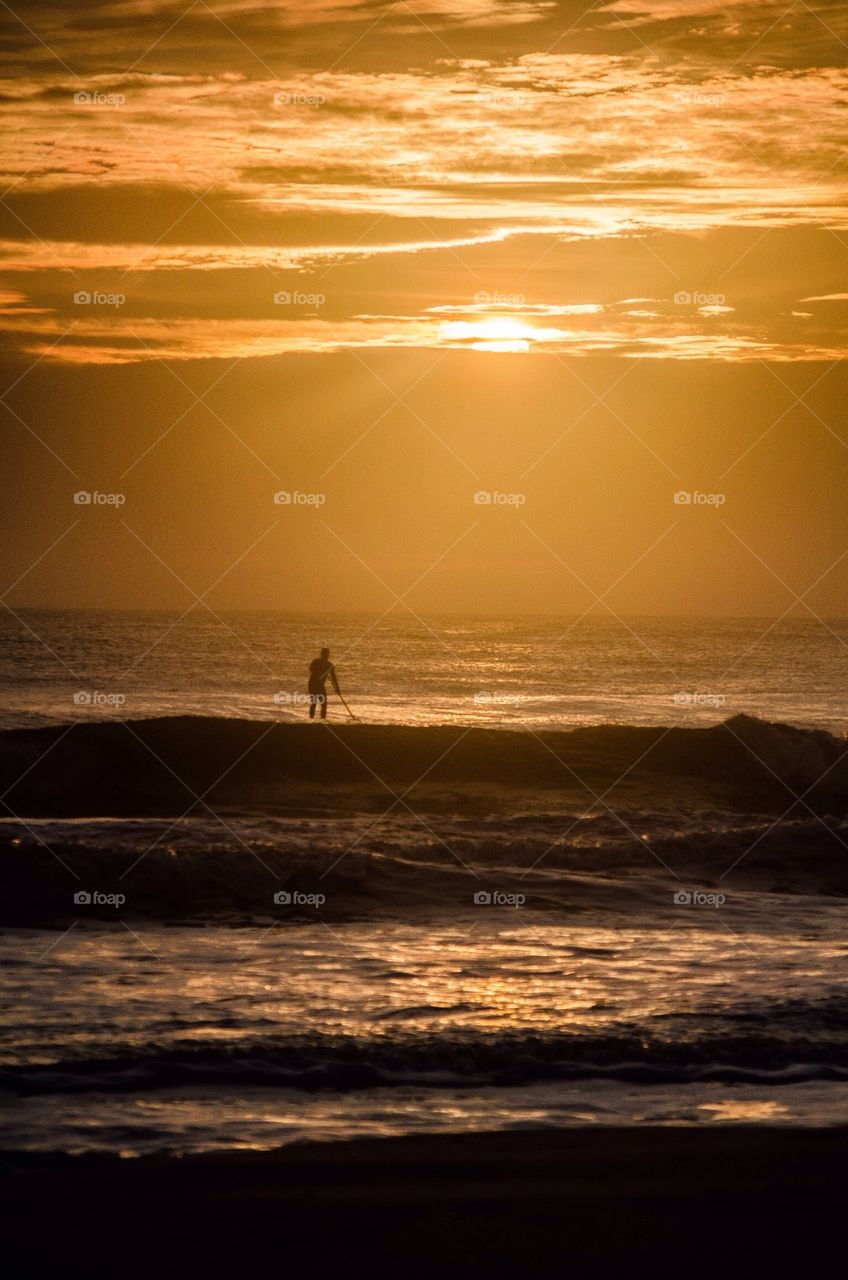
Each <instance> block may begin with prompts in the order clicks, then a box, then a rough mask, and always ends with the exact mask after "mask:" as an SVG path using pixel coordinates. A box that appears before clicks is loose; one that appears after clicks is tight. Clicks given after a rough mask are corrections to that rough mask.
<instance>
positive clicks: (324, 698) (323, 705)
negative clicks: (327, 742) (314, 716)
mask: <svg viewBox="0 0 848 1280" xmlns="http://www.w3.org/2000/svg"><path fill="white" fill-rule="evenodd" d="M321 719H322V720H326V719H327V695H326V693H322V694H321Z"/></svg>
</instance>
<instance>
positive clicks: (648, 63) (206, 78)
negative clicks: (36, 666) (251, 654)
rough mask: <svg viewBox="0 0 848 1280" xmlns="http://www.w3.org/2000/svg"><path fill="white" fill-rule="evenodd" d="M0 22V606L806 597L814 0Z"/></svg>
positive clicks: (817, 54)
mask: <svg viewBox="0 0 848 1280" xmlns="http://www.w3.org/2000/svg"><path fill="white" fill-rule="evenodd" d="M2 25H3V49H4V53H3V55H2V58H3V69H2V76H3V85H2V88H0V110H2V114H3V117H4V118H3V139H4V141H3V174H2V187H3V191H4V194H3V195H2V201H0V273H2V274H1V275H0V326H2V329H3V334H4V338H5V342H4V348H5V350H6V355H5V358H4V361H3V366H2V370H0V375H2V377H1V378H0V380H1V381H2V386H3V392H4V394H3V400H2V409H3V415H2V422H3V437H4V459H5V465H4V467H3V469H2V480H0V485H2V497H3V511H2V522H3V523H2V548H1V549H0V559H1V560H2V585H1V586H0V596H2V595H3V593H4V592H5V593H6V594H5V596H4V599H5V602H6V604H7V605H8V606H11V607H13V608H15V609H18V608H19V607H23V606H27V605H44V606H62V607H74V606H78V607H88V606H97V607H120V608H132V607H140V608H174V609H183V608H186V607H188V606H189V605H191V604H192V602H193V600H194V601H195V602H196V599H197V596H204V598H205V599H207V600H208V602H209V603H210V604H212V605H214V607H215V608H216V609H219V610H224V609H230V608H263V609H277V608H281V609H303V610H316V609H328V610H330V609H332V610H347V609H356V610H360V609H361V610H369V611H382V610H384V609H387V608H390V607H392V608H396V609H398V610H403V609H404V608H405V607H407V606H408V607H409V608H411V609H413V610H415V611H416V612H431V611H438V610H445V611H450V612H455V611H468V612H485V613H493V614H497V613H504V614H509V613H515V612H519V613H520V612H541V613H544V612H550V613H563V614H570V613H582V612H583V611H584V610H586V609H592V610H593V611H595V612H597V613H598V614H599V615H603V614H604V613H605V612H606V611H607V610H608V609H613V610H615V611H616V612H618V613H621V614H624V615H633V614H636V615H638V614H652V613H660V614H711V613H716V614H721V613H739V614H754V615H767V616H772V615H775V616H778V615H780V614H782V613H784V611H785V610H787V609H790V608H791V609H793V610H794V613H795V614H796V615H797V616H798V617H804V616H812V615H811V613H810V612H809V610H813V611H814V612H815V614H818V615H821V616H825V617H826V616H837V615H843V614H845V612H846V609H845V603H844V602H845V596H846V587H848V557H846V558H843V554H844V548H845V547H846V546H847V545H848V541H846V535H848V517H846V503H845V491H846V478H848V452H847V451H848V428H846V423H845V411H844V405H845V403H846V382H848V379H846V372H845V366H844V364H843V357H844V353H845V337H846V332H847V331H848V206H846V201H845V193H846V173H848V162H846V145H848V130H846V125H845V121H846V105H848V93H847V92H846V90H848V77H846V71H845V65H846V53H847V52H848V44H846V42H848V3H846V2H844V0H833V2H831V3H828V4H807V3H804V2H803V0H801V2H799V3H793V4H789V3H786V2H785V0H784V2H774V0H739V2H737V3H733V4H719V3H715V2H714V0H613V2H611V3H594V4H586V3H582V2H576V0H400V2H396V3H390V2H389V0H379V2H378V0H358V2H354V0H302V2H301V3H294V2H293V0H278V2H277V3H269V4H259V3H253V2H251V0H231V2H228V3H221V4H219V3H205V0H196V2H195V3H193V4H184V3H172V2H171V0H165V2H163V3H159V2H157V0H149V2H141V0H116V2H114V3H100V2H99V0H94V3H89V4H88V5H86V6H84V7H80V6H79V5H77V4H71V3H66V4H55V3H50V0H47V2H46V3H44V2H42V3H38V4H36V3H31V2H27V3H20V2H18V0H15V3H13V4H11V5H9V4H6V3H5V2H4V3H2ZM79 491H83V492H95V491H96V492H98V493H99V494H101V495H119V498H120V499H121V500H120V501H114V502H100V503H98V502H97V501H96V500H95V501H94V502H92V503H90V504H83V505H80V504H78V503H75V502H74V494H75V493H77V492H79ZM280 491H283V492H286V493H292V494H299V495H303V496H308V497H313V498H314V497H315V495H317V498H318V500H314V501H309V502H307V501H301V502H298V501H297V500H295V501H294V502H292V503H288V504H279V503H275V501H274V495H275V493H277V492H280ZM480 492H483V493H486V494H498V495H501V496H506V497H509V498H511V499H513V500H512V501H498V500H497V499H496V500H495V501H493V502H490V503H480V502H475V500H474V497H475V494H479V493H480ZM681 492H682V493H684V494H699V495H702V496H703V495H707V496H710V497H712V498H715V499H716V500H715V501H709V502H708V501H698V499H697V498H696V499H695V500H694V501H692V502H690V503H680V502H675V494H679V493H681ZM207 591H208V593H209V594H208V596H206V595H204V593H206V592H207Z"/></svg>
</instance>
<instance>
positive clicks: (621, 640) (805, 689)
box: [0, 610, 848, 731]
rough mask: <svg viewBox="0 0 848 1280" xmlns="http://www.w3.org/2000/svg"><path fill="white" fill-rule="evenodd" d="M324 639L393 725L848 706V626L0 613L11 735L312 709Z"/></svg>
mask: <svg viewBox="0 0 848 1280" xmlns="http://www.w3.org/2000/svg"><path fill="white" fill-rule="evenodd" d="M324 644H327V645H329V646H331V648H332V652H333V656H334V658H335V659H336V661H337V662H338V664H339V671H340V675H341V677H342V681H343V686H342V687H343V691H344V692H345V693H346V695H347V697H348V701H349V702H350V703H351V705H352V706H353V707H354V710H355V711H356V712H357V713H358V714H359V715H360V716H361V717H362V718H364V719H367V720H379V721H382V722H396V723H407V724H427V723H445V722H457V723H469V724H471V723H474V724H487V725H506V726H512V727H518V726H521V725H531V726H533V727H537V728H538V727H543V726H547V727H556V726H568V725H573V724H593V723H602V722H621V723H627V724H671V723H681V724H686V723H690V722H700V723H703V722H705V721H715V720H717V719H722V718H724V717H725V716H727V715H731V714H734V713H736V712H746V713H750V714H755V715H758V716H760V717H762V718H764V719H768V720H772V721H781V720H782V721H787V722H789V723H797V724H801V725H818V726H821V727H825V728H829V729H831V730H833V729H837V730H839V731H841V730H842V729H843V727H844V725H845V708H846V706H847V705H848V622H845V621H831V622H826V623H821V622H818V621H816V620H815V619H809V620H806V619H787V620H784V621H782V622H778V623H774V622H773V621H771V622H770V621H768V620H765V619H733V618H731V619H690V620H679V619H663V618H643V619H639V618H628V619H622V620H619V619H616V618H613V617H603V616H601V617H595V616H593V617H587V618H582V619H574V618H522V619H512V620H507V619H499V618H473V619H460V618H447V617H427V618H423V619H421V620H420V621H419V620H416V619H414V618H411V617H407V618H404V617H403V616H402V615H401V616H400V617H394V616H393V617H389V618H383V619H379V618H370V617H368V616H365V615H347V616H342V615H338V616H330V617H329V618H328V617H326V616H324V617H321V618H309V617H295V616H292V615H284V614H280V615H274V614H263V613H241V614H226V615H222V617H221V618H220V619H217V618H213V617H210V616H209V615H208V614H203V613H202V612H195V613H191V614H188V615H187V616H181V615H179V614H176V613H175V614H164V613H124V614H121V613H107V612H74V611H65V612H61V613H60V612H50V611H38V610H27V611H22V612H21V613H20V615H19V617H17V618H16V617H14V616H12V615H11V614H4V615H3V616H2V617H0V653H1V654H2V657H0V693H2V703H0V705H2V713H1V714H0V727H12V726H15V725H21V724H27V725H35V724H41V723H48V722H54V723H55V722H62V721H66V720H68V719H69V718H71V717H90V716H102V715H115V714H122V715H128V716H131V717H134V718H138V717H144V716H158V715H175V714H184V713H194V714H206V715H217V716H242V717H256V718H262V719H264V718H274V717H276V718H282V719H285V718H291V717H294V718H297V717H302V716H304V715H305V714H306V712H305V707H304V704H303V697H304V693H305V681H306V670H307V667H308V664H309V661H310V660H311V659H312V657H314V656H315V654H316V653H317V651H318V649H319V648H320V647H321V646H322V645H324ZM799 671H803V673H804V678H803V681H801V680H799V679H798V673H799ZM81 695H82V698H83V700H82V701H80V700H79V699H80V696H81ZM75 698H76V699H77V701H75ZM86 698H87V699H88V701H85V699H86ZM116 699H122V700H123V701H121V702H120V703H119V705H118V706H117V707H116V705H115V701H116ZM335 713H336V714H338V715H340V716H344V714H345V713H344V711H343V709H342V708H341V707H339V706H338V705H336V707H335Z"/></svg>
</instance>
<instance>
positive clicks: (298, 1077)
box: [0, 895, 848, 1153]
mask: <svg viewBox="0 0 848 1280" xmlns="http://www.w3.org/2000/svg"><path fill="white" fill-rule="evenodd" d="M796 912H797V906H796V904H795V903H793V902H784V903H781V902H780V901H779V899H777V898H776V897H775V896H774V895H750V899H749V900H748V901H746V903H745V904H744V907H743V906H740V909H739V910H738V911H737V912H735V913H731V914H729V915H728V914H721V915H719V913H717V912H713V913H712V915H711V916H708V917H706V918H705V917H704V914H703V913H701V915H697V913H695V914H692V915H690V916H689V917H688V918H687V917H685V916H684V917H683V918H682V919H680V920H679V922H678V924H677V925H674V924H673V925H672V926H671V927H670V928H669V927H668V926H667V925H666V923H665V922H664V921H663V922H655V923H650V924H641V925H635V924H634V926H633V927H627V926H626V925H624V926H621V925H616V924H614V923H613V922H612V921H606V922H604V921H603V920H602V919H600V918H599V919H598V921H597V923H593V924H591V925H582V924H581V925H574V924H571V923H569V922H567V921H565V920H563V919H551V918H550V917H549V916H545V914H544V913H534V914H533V915H532V916H530V915H528V916H527V917H522V916H521V914H520V912H519V911H517V910H515V909H513V910H511V911H508V910H504V911H500V912H494V913H493V914H492V916H491V918H490V919H483V920H482V921H481V919H480V918H479V915H478V916H473V915H472V914H471V913H469V914H468V916H466V917H465V918H463V919H461V920H454V921H452V922H451V923H449V924H448V923H445V922H443V921H442V922H432V921H431V922H421V923H418V924H412V923H408V922H403V923H400V922H398V923H394V924H393V923H387V924H381V925H379V926H375V925H374V924H373V923H365V922H363V923H348V924H338V923H335V924H332V925H328V924H326V923H318V924H312V925H310V924H292V925H286V924H280V923H277V924H275V925H272V926H270V927H267V928H258V927H250V928H243V929H232V928H220V927H217V926H216V927H210V928H206V929H186V928H176V929H174V928H163V927H161V926H156V925H150V924H144V925H139V924H135V925H133V926H132V927H129V926H128V925H127V924H126V923H121V922H118V921H116V923H115V924H114V926H111V927H108V926H107V927H92V926H90V925H87V924H79V925H77V926H76V927H75V928H73V929H71V931H70V932H69V933H66V934H64V935H60V934H58V933H57V932H55V931H53V932H49V931H45V930H12V931H8V932H7V933H6V935H5V937H4V938H3V940H2V958H3V962H4V971H5V982H4V1007H5V1009H6V1011H7V1012H6V1014H5V1016H4V1019H3V1026H2V1029H0V1063H2V1086H3V1094H2V1096H3V1097H4V1098H5V1099H6V1100H7V1104H8V1106H9V1112H10V1114H8V1115H7V1126H6V1142H7V1143H11V1144H13V1145H16V1146H24V1147H39V1146H41V1147H44V1146H48V1147H53V1146H59V1147H61V1148H63V1149H66V1150H84V1149H121V1150H125V1151H127V1152H128V1153H138V1152H141V1151H145V1150H154V1149H156V1150H159V1149H170V1150H180V1151H188V1150H205V1149H211V1148H221V1147H233V1146H257V1147H270V1146H275V1145H278V1144H279V1143H280V1142H284V1141H291V1140H295V1139H302V1138H317V1139H321V1138H330V1137H344V1136H348V1137H349V1136H352V1135H354V1134H360V1133H368V1134H389V1133H401V1132H410V1131H419V1130H430V1129H436V1130H438V1129H448V1128H456V1127H461V1128H493V1127H509V1126H513V1125H519V1126H522V1127H523V1126H533V1125H545V1124H562V1123H615V1122H637V1121H640V1120H651V1121H653V1122H655V1123H675V1122H678V1123H679V1122H683V1121H686V1122H704V1123H713V1122H727V1121H734V1120H743V1119H744V1120H748V1121H757V1120H760V1121H763V1122H767V1123H775V1122H782V1123H811V1122H816V1123H844V1122H845V1121H846V1120H848V1099H846V1094H845V1083H844V1081H846V1080H848V1046H846V1044H845V1040H844V1025H845V1015H846V1013H847V1012H848V996H846V992H845V986H844V982H845V976H846V961H848V948H846V944H845V942H844V913H843V911H842V909H841V907H839V906H837V905H834V904H833V903H832V902H829V901H828V900H825V899H814V900H811V901H809V902H808V903H807V906H806V909H805V914H804V919H803V927H802V928H799V920H798V918H797V914H795V913H796ZM36 991H37V999H36V1000H33V998H32V997H33V995H34V994H35V993H36ZM12 1009H14V1010H16V1011H17V1012H16V1015H15V1016H14V1018H12V1017H11V1010H12ZM21 1009H23V1010H25V1014H24V1019H23V1024H21V1021H20V1010H21ZM12 1022H14V1024H15V1025H14V1027H13V1025H12ZM13 1095H18V1096H16V1098H15V1102H14V1104H13V1108H14V1113H13V1114H11V1111H12V1103H11V1099H12V1097H13Z"/></svg>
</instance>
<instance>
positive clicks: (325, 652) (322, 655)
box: [321, 649, 330, 658]
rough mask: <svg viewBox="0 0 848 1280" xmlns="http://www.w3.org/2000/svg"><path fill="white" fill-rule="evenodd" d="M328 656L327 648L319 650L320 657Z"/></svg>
mask: <svg viewBox="0 0 848 1280" xmlns="http://www.w3.org/2000/svg"><path fill="white" fill-rule="evenodd" d="M329 656H330V650H329V649H322V650H321V657H322V658H329Z"/></svg>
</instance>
